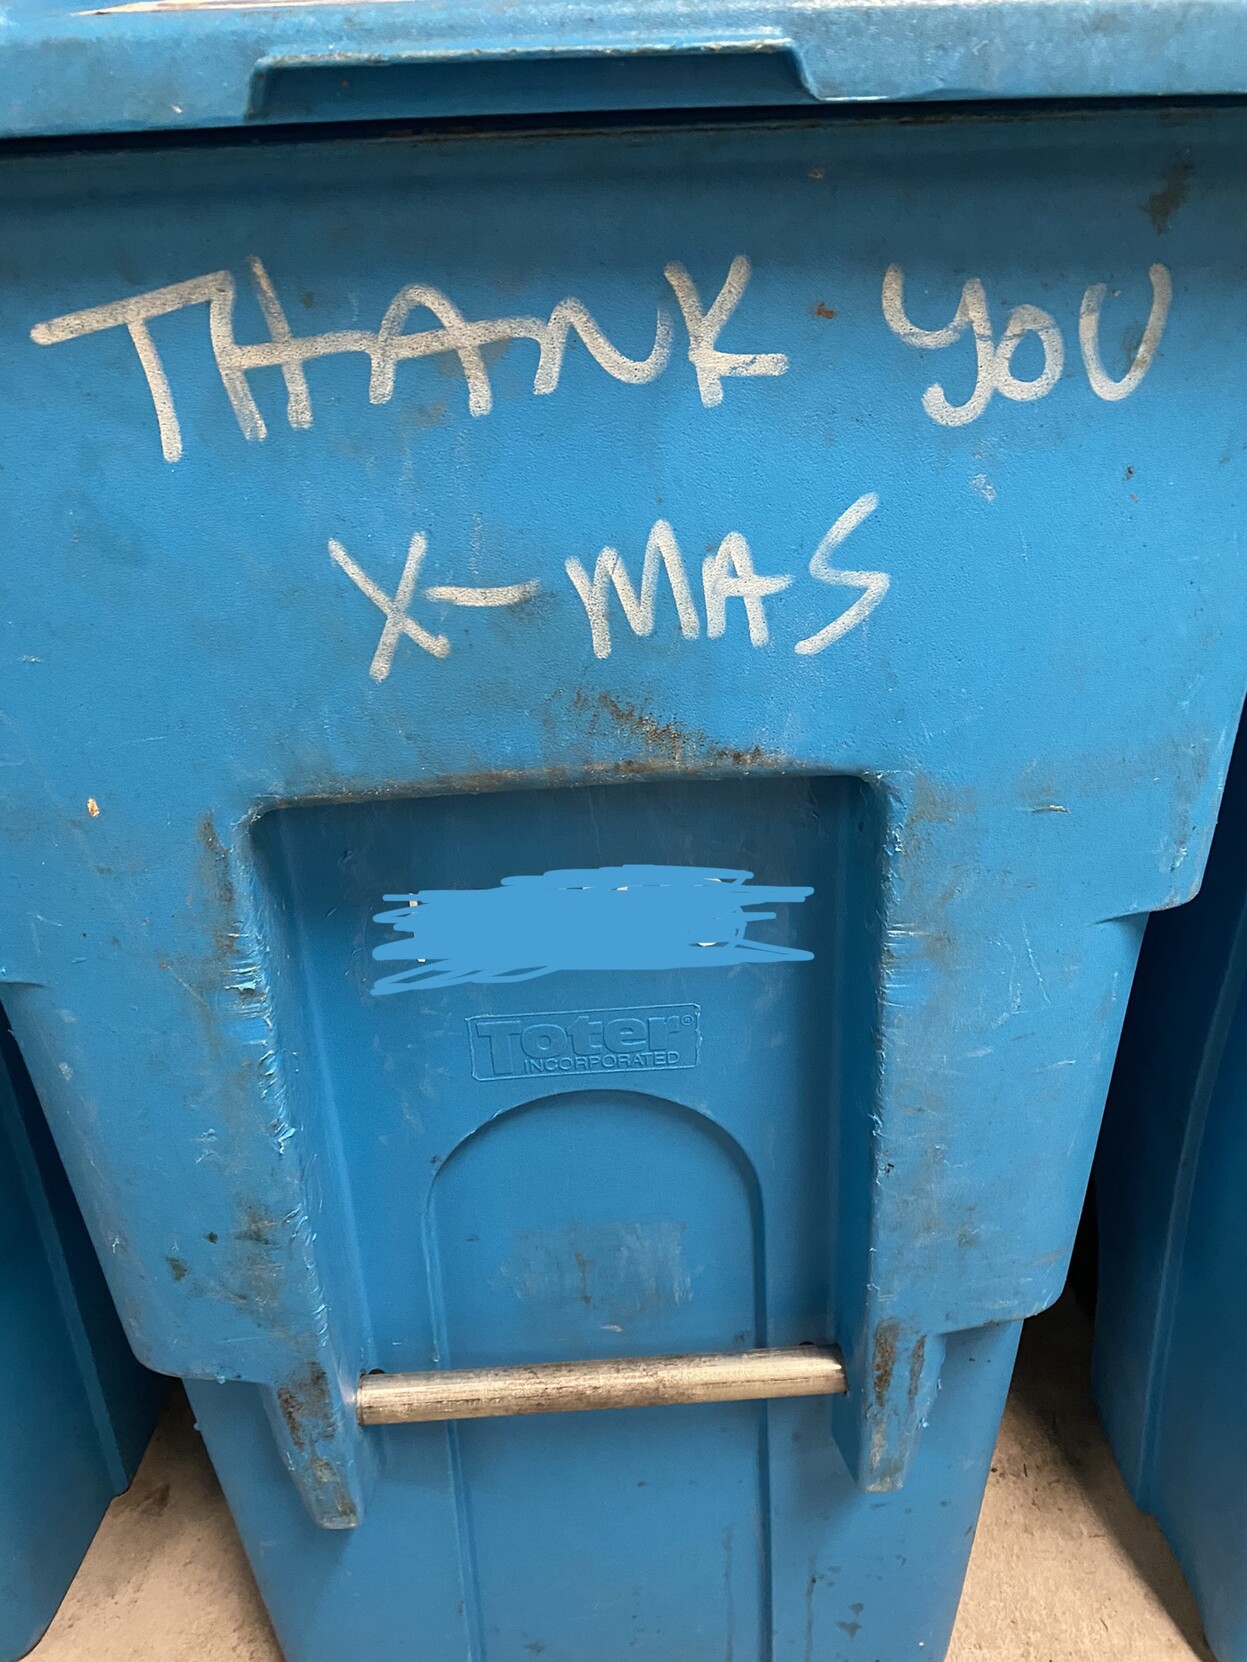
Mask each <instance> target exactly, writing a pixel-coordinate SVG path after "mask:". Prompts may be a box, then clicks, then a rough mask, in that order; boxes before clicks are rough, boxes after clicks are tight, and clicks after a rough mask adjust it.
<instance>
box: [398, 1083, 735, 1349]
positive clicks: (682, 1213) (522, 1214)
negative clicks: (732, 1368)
mask: <svg viewBox="0 0 1247 1662" xmlns="http://www.w3.org/2000/svg"><path fill="white" fill-rule="evenodd" d="M425 1229H426V1245H427V1261H428V1264H429V1273H430V1277H431V1281H432V1286H431V1289H430V1291H431V1294H432V1304H433V1308H434V1311H435V1314H436V1322H437V1329H438V1346H439V1352H440V1360H441V1362H442V1364H443V1366H448V1367H472V1366H487V1365H490V1364H501V1363H507V1362H522V1361H538V1360H543V1359H549V1360H554V1359H557V1358H559V1357H575V1356H595V1355H603V1356H610V1355H628V1354H638V1353H644V1352H648V1351H666V1350H672V1351H675V1350H714V1349H725V1350H730V1349H741V1348H745V1347H747V1346H750V1345H754V1344H762V1343H764V1342H765V1308H764V1292H763V1289H764V1284H765V1276H764V1266H763V1236H762V1218H761V1207H760V1200H759V1192H758V1182H757V1176H756V1174H755V1172H754V1170H753V1167H752V1165H751V1163H750V1161H749V1159H748V1157H747V1156H746V1154H745V1152H744V1150H743V1149H742V1148H741V1147H740V1145H739V1144H738V1143H737V1142H736V1141H735V1139H734V1138H732V1137H731V1136H730V1135H729V1134H728V1133H727V1132H725V1131H724V1130H723V1128H722V1127H721V1126H719V1125H717V1124H715V1122H714V1121H712V1120H710V1119H708V1118H707V1117H706V1116H705V1115H703V1114H699V1113H697V1112H695V1111H694V1110H691V1109H688V1108H685V1107H683V1106H681V1105H679V1104H676V1103H672V1102H668V1101H665V1100H664V1099H662V1098H660V1097H655V1096H650V1095H648V1094H644V1093H641V1092H631V1091H610V1090H593V1091H578V1092H574V1093H570V1094H561V1095H556V1096H549V1097H544V1098H540V1099H538V1100H537V1101H534V1102H529V1103H525V1104H523V1105H521V1106H520V1107H517V1108H513V1109H511V1110H509V1111H508V1112H506V1113H504V1114H501V1115H499V1116H498V1117H497V1118H496V1119H492V1120H489V1121H487V1122H485V1124H483V1125H481V1126H478V1127H477V1128H476V1129H475V1130H474V1131H473V1132H471V1133H470V1134H469V1135H468V1136H467V1137H466V1138H464V1139H463V1140H462V1141H461V1142H460V1143H459V1144H458V1145H457V1146H456V1147H455V1149H454V1150H452V1152H451V1154H450V1155H449V1156H448V1158H447V1159H446V1160H445V1161H444V1162H443V1164H442V1166H441V1167H440V1169H439V1171H438V1174H437V1177H436V1179H435V1181H434V1183H433V1185H432V1189H431V1191H430V1199H429V1209H428V1214H427V1217H426V1225H425Z"/></svg>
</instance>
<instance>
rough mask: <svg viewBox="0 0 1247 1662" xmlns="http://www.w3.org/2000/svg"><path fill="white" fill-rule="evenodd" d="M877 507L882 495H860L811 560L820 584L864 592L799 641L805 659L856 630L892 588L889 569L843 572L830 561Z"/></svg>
mask: <svg viewBox="0 0 1247 1662" xmlns="http://www.w3.org/2000/svg"><path fill="white" fill-rule="evenodd" d="M878 506H879V498H878V496H877V495H876V494H875V492H874V491H867V493H866V494H865V496H859V497H858V499H857V501H856V502H854V503H853V504H852V506H851V507H848V508H846V509H845V510H844V512H843V513H842V514H841V515H840V518H839V519H838V520H837V521H836V523H835V524H834V525H833V526H832V528H831V530H830V531H828V533H827V535H826V536H825V537H824V538H823V540H822V542H820V543H819V545H818V547H817V548H816V549H815V550H814V553H813V556H812V557H811V560H810V576H811V577H815V578H817V579H818V581H819V582H820V583H836V584H842V585H843V586H844V587H845V588H850V589H861V591H862V593H861V595H860V596H859V598H858V599H856V600H855V601H854V602H853V604H852V605H851V606H850V607H848V609H847V610H846V611H843V612H841V614H840V616H839V617H838V618H834V619H833V620H832V621H831V622H830V623H828V624H825V625H824V627H823V628H822V629H820V630H819V631H818V633H817V634H814V635H809V636H807V637H806V639H805V640H803V641H798V642H797V644H796V645H795V646H794V647H793V649H792V650H793V651H794V652H799V653H800V654H801V656H802V657H803V658H808V657H812V656H813V654H814V653H816V652H822V651H823V650H824V648H826V647H828V646H831V645H832V643H833V642H835V641H838V640H841V639H843V637H844V636H845V635H847V634H848V632H849V630H850V629H856V628H857V626H858V624H859V623H864V622H865V620H866V619H867V618H868V617H869V616H870V614H871V613H872V612H873V611H874V609H875V607H876V606H877V605H878V604H879V602H880V601H881V600H882V599H883V597H884V595H885V594H887V592H888V590H889V589H890V588H891V587H892V579H891V578H890V577H889V576H888V574H887V572H886V571H844V570H841V569H840V568H839V567H838V566H833V565H832V563H831V556H832V555H833V554H834V553H835V551H836V549H837V548H839V547H840V545H841V543H843V542H845V541H846V540H847V538H848V537H850V536H851V535H852V533H853V532H854V531H856V530H857V528H858V526H859V525H860V524H861V523H862V521H863V520H864V519H867V518H869V516H870V515H871V514H873V513H874V511H875V509H876V508H877V507H878Z"/></svg>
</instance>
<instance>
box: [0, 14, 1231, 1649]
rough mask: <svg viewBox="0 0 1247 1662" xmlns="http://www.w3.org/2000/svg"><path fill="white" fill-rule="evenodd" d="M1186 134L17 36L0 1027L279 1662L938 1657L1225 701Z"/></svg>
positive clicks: (900, 94)
mask: <svg viewBox="0 0 1247 1662" xmlns="http://www.w3.org/2000/svg"><path fill="white" fill-rule="evenodd" d="M1211 94H1216V95H1219V96H1218V97H1217V98H1216V99H1212V100H1209V99H1208V98H1207V96H1206V95H1211ZM1243 94H1247V8H1244V7H1242V6H1240V5H1238V4H1228V5H1227V4H1216V5H1213V4H1202V3H1200V0H1195V3H1194V4H1191V5H1183V6H1182V7H1181V8H1170V7H1160V8H1158V7H1155V6H1143V5H1138V4H1134V3H1121V4H1113V5H1099V6H1096V7H1088V6H1085V5H1080V4H1074V3H1072V0H1058V3H1055V4H1053V3H1045V4H1044V5H1042V6H1039V5H1031V4H1028V3H1026V0H1018V3H1017V4H1015V5H1010V6H1009V7H1000V8H992V16H991V17H990V18H986V17H985V14H984V10H983V8H982V7H979V6H964V7H963V6H960V5H957V4H950V5H941V6H934V5H932V6H923V7H914V6H899V5H891V4H888V3H880V4H877V5H871V6H865V7H863V6H860V5H856V4H853V5H841V4H839V3H837V0H833V3H831V4H829V5H826V6H819V7H818V8H808V7H803V6H796V5H786V4H780V5H772V6H769V7H768V6H766V5H750V6H743V5H735V4H731V3H723V4H716V5H712V6H706V7H703V8H700V9H699V10H696V12H693V11H690V10H689V8H687V7H684V6H680V5H675V4H672V3H670V0H647V3H640V4H619V5H617V6H614V7H606V8H602V7H597V6H594V7H590V6H583V5H580V4H573V5H559V6H557V7H556V6H549V5H545V4H542V3H539V0H530V3H527V4H524V5H521V6H517V7H515V8H512V9H511V10H510V11H508V12H507V13H506V15H505V16H503V15H502V14H501V13H499V12H497V11H496V10H494V11H491V10H487V9H479V8H473V7H463V6H456V7H450V6H445V5H442V4H440V3H436V0H430V3H429V4H427V5H425V4H422V5H419V6H416V5H412V4H408V3H406V0H394V3H391V4H364V5H359V6H353V7H341V6H338V5H335V4H332V3H326V4H320V5H315V6H313V5H307V4H292V5H280V4H279V5H275V6H273V7H269V8H266V9H263V10H260V9H256V8H253V7H251V6H248V5H244V4H229V3H220V4H209V5H195V6H174V5H165V4H163V3H161V0H126V3H122V4H118V5H115V6H111V5H110V6H105V7H103V8H102V9H99V10H92V11H83V10H81V9H72V10H71V9H69V8H67V7H62V6H61V5H59V4H57V3H55V0H52V3H49V0H23V3H21V4H19V5H18V7H17V9H16V10H15V12H14V14H13V17H12V19H11V22H10V24H9V25H7V32H6V36H5V51H4V54H3V56H2V57H0V117H2V120H3V123H4V130H5V132H6V133H7V134H8V139H7V141H6V148H5V150H4V152H3V155H2V157H0V199H2V200H3V209H4V223H5V226H6V238H5V244H4V251H3V256H2V258H0V384H2V385H3V387H4V397H3V400H2V401H0V446H2V450H0V453H2V454H3V456H4V466H5V469H6V479H7V480H8V482H9V483H8V487H7V488H6V490H5V491H4V492H3V494H2V496H0V531H2V532H3V543H4V547H5V548H6V550H7V551H8V552H7V558H6V559H5V561H4V562H3V566H2V567H0V584H2V585H3V606H2V607H0V619H2V620H3V624H2V627H3V633H2V635H0V640H2V642H3V652H4V660H3V661H4V664H5V674H6V693H5V705H4V708H5V720H4V723H3V726H0V759H2V760H3V762H4V764H5V773H4V779H5V783H6V787H7V788H6V791H5V794H4V797H3V800H2V801H0V841H2V843H3V849H4V859H3V861H0V869H3V872H4V877H5V881H4V884H3V887H2V888H0V975H2V977H3V981H4V982H5V983H6V984H7V985H6V989H5V993H6V999H7V1001H8V1003H9V1004H10V1006H11V1009H12V1018H13V1022H14V1026H15V1029H16V1031H17V1033H18V1035H19V1038H20V1039H21V1041H22V1043H23V1045H24V1047H25V1048H26V1050H27V1051H28V1053H29V1055H30V1056H31V1058H32V1066H33V1067H34V1069H35V1072H36V1075H37V1083H38V1085H39V1088H40V1090H41V1092H42V1094H43V1097H44V1100H45V1102H46V1104H47V1108H48V1112H49V1114H50V1115H51V1116H52V1119H53V1121H54V1124H55V1126H56V1131H57V1136H58V1141H59V1143H60V1145H61V1146H62V1148H63V1150H64V1152H65V1156H66V1159H67V1163H68V1166H69V1169H70V1172H71V1175H72V1178H73V1181H74V1183H75V1185H76V1187H77V1190H78V1192H79V1195H80V1197H81V1201H82V1205H83V1208H84V1211H85V1213H86V1215H87V1218H88V1220H89V1222H90V1225H91V1227H92V1229H93V1230H94V1232H95V1234H96V1238H97V1240H98V1241H99V1242H100V1243H103V1244H106V1246H107V1265H108V1271H109V1275H110V1279H111V1282H112V1286H113V1290H114V1292H115V1294H116V1297H117V1300H118V1303H119V1306H120V1308H121V1310H122V1312H123V1315H124V1317H125V1320H126V1322H127V1325H128V1328H129V1331H130V1334H131V1336H132V1338H133V1340H134V1343H135V1345H136V1346H137V1348H138V1350H139V1353H140V1355H141V1356H142V1357H143V1358H144V1359H145V1360H146V1361H147V1362H149V1363H150V1364H152V1365H153V1366H156V1367H158V1368H160V1369H162V1370H165V1371H167V1372H171V1373H175V1374H180V1375H182V1376H183V1377H184V1378H186V1379H187V1380H188V1381H189V1383H190V1390H191V1394H192V1398H193V1401H194V1405H195V1409H196V1412H197V1415H198V1418H199V1421H200V1424H201V1426H202V1428H203V1431H204V1435H205V1437H206V1439H207V1443H208V1447H209V1449H210V1451H211V1454H212V1457H213V1459H214V1461H215V1463H216V1467H217V1470H218V1471H219V1473H220V1475H221V1478H222V1481H223V1483H224V1486H225V1489H226V1492H227V1494H228V1496H229V1500H230V1504H231V1506H232V1507H233V1510H234V1513H235V1516H236V1517H237V1519H238V1521H239V1525H240V1527H241V1530H242V1533H243V1537H244V1539H245V1541H246V1543H247V1547H248V1550H249V1553H250V1555H251V1560H252V1562H253V1564H254V1566H255V1569H256V1573H257V1576H258V1578H259V1581H260V1584H261V1587H262V1588H263V1591H264V1595H265V1598H266V1600H267V1602H268V1605H269V1608H270V1610H271V1612H272V1614H273V1619H274V1621H275V1623H276V1627H277V1630H278V1633H279V1635H280V1638H281V1642H282V1644H283V1645H284V1647H285V1649H286V1652H287V1655H288V1656H289V1657H290V1658H291V1662H341V1658H342V1657H343V1656H346V1655H354V1654H367V1655H369V1656H370V1657H372V1658H375V1659H376V1662H398V1659H399V1658H406V1657H408V1656H409V1655H410V1654H411V1653H412V1649H413V1646H417V1647H418V1649H419V1652H420V1655H421V1656H422V1657H424V1658H426V1659H427V1662H452V1659H453V1662H460V1659H462V1658H463V1657H465V1656H466V1657H471V1658H474V1659H488V1662H527V1658H529V1657H530V1656H531V1657H537V1656H540V1657H542V1658H543V1659H544V1662H624V1659H625V1658H628V1659H631V1662H676V1659H679V1662H724V1659H726V1658H729V1657H730V1658H733V1659H734V1662H746V1659H748V1662H851V1659H855V1658H862V1657H864V1658H874V1657H884V1658H887V1662H900V1659H901V1658H908V1657H912V1658H915V1659H919V1658H923V1657H926V1658H932V1659H933V1658H935V1657H938V1656H940V1655H942V1654H943V1652H944V1649H945V1646H946V1643H947V1640H948V1635H949V1632H950V1629H951V1626H952V1622H953V1618H954V1613H955V1609H956V1604H957V1598H958V1593H959V1590H960V1585H961V1579H962V1575H963V1571H964V1568H965V1563H966V1558H967V1554H968V1552H969V1547H970V1541H971V1537H972V1535H973V1531H974V1526H975V1521H976V1517H977V1513H978V1508H979V1502H980V1497H981V1492H982V1487H983V1483H984V1480H985V1476H986V1473H987V1469H988V1463H989V1459H990V1454H991V1449H992V1445H993V1441H994V1438H995V1434H996V1430H997V1424H998V1420H999V1415H1000V1412H1001V1406H1002V1403H1003V1401H1004V1395H1005V1391H1006V1388H1007V1384H1008V1379H1009V1374H1010V1370H1011V1367H1012V1362H1013V1356H1014V1350H1015V1346H1016V1342H1017V1336H1018V1329H1019V1324H1020V1322H1021V1320H1022V1319H1023V1318H1024V1317H1025V1316H1027V1315H1028V1314H1030V1313H1032V1312H1034V1311H1038V1310H1040V1309H1042V1308H1043V1307H1044V1306H1045V1305H1047V1304H1048V1303H1050V1302H1051V1301H1052V1300H1053V1299H1054V1298H1055V1297H1056V1296H1057V1294H1058V1292H1059V1291H1060V1289H1061V1286H1062V1283H1063V1280H1064V1277H1065V1272H1066V1265H1067V1260H1068V1257H1069V1253H1070V1248H1071V1243H1072V1240H1073V1236H1074V1231H1075V1226H1076V1224H1077V1220H1078V1215H1079V1210H1080V1206H1081V1202H1082V1198H1083V1194H1084V1191H1085V1187H1086V1183H1087V1178H1088V1173H1089V1171H1090V1166H1091V1160H1092V1152H1093V1149H1094V1146H1095V1140H1096V1134H1097V1131H1098V1127H1099V1121H1100V1117H1101V1112H1102V1108H1103V1104H1104V1098H1105V1094H1106V1091H1107V1088H1108V1082H1109V1075H1110V1070H1111V1066H1112V1059H1113V1053H1114V1050H1115V1047H1116V1042H1117V1038H1118V1033H1119V1028H1120V1022H1121V1019H1122V1014H1123V1011H1124V1009H1125V1004H1126V999H1127V995H1128V992H1129V988H1130V984H1131V978H1132V975H1133V971H1134V967H1135V961H1136V956H1137V953H1138V950H1139V944H1140V941H1141V938H1142V934H1143V928H1144V924H1145V920H1146V918H1147V916H1148V915H1149V914H1150V913H1152V912H1155V911H1156V910H1158V909H1163V908H1166V907H1171V906H1174V905H1177V904H1179V903H1181V902H1182V901H1185V900H1186V899H1188V898H1189V897H1190V895H1191V894H1192V893H1193V891H1194V890H1195V888H1196V886H1197V885H1198V882H1199V880H1200V877H1201V875H1202V872H1203V867H1204V862H1205V856H1206V853H1207V848H1208V844H1209V840H1210V837H1211V834H1212V827H1213V824H1214V821H1215V817H1216V811H1217V805H1218V800H1219V796H1220V792H1221V786H1222V781H1223V776H1224V770H1225V766H1226V762H1227V759H1228V755H1229V748H1230V738H1231V734H1232V732H1233V730H1234V726H1235V723H1236V721H1237V719H1238V713H1239V708H1240V705H1241V703H1242V699H1243V693H1244V684H1245V681H1247V672H1245V669H1244V666H1245V665H1247V565H1245V564H1244V562H1243V560H1242V558H1241V553H1240V548H1239V539H1240V536H1241V505H1242V501H1243V498H1244V485H1245V483H1247V481H1245V472H1247V455H1245V453H1244V450H1243V446H1242V433H1241V417H1242V410H1243V408H1244V400H1245V398H1247V355H1245V354H1244V353H1243V352H1242V350H1241V347H1240V343H1241V341H1242V339H1243V335H1244V330H1245V328H1247V284H1245V283H1244V268H1245V261H1247V213H1245V212H1244V208H1245V207H1247V176H1245V175H1244V172H1243V167H1242V154H1243V145H1244V142H1245V140H1247V115H1245V114H1244V111H1243V110H1241V109H1240V108H1238V107H1237V106H1236V105H1235V104H1234V103H1233V98H1234V97H1237V96H1239V95H1243Z"/></svg>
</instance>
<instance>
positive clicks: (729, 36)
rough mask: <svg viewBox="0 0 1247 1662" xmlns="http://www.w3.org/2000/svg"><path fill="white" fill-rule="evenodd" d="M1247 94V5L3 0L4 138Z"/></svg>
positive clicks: (996, 0) (884, 0)
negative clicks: (745, 108)
mask: <svg viewBox="0 0 1247 1662" xmlns="http://www.w3.org/2000/svg"><path fill="white" fill-rule="evenodd" d="M1244 93H1247V6H1245V5H1243V4H1242V3H1241V0H702V3H698V4H693V3H690V0H514V3H513V4H510V5H508V6H507V7H505V8H503V7H500V6H498V5H496V4H493V3H492V0H468V3H465V0H368V3H364V4H353V5H352V4H346V5H344V4H341V3H340V0H104V3H102V4H98V3H97V4H92V3H91V0H10V4H9V5H8V6H7V7H5V8H3V9H2V10H0V136H3V137H8V138H14V137H32V136H42V135H46V136H52V135H70V134H89V133H127V132H129V133H133V132H163V131H172V130H177V129H195V128H222V127H246V126H251V127H254V126H256V125H269V126H271V125H278V124H287V123H292V122H309V121H310V122H319V121H351V120H368V119H380V120H395V119H401V120H409V119H421V118H425V117H455V116H465V117H466V116H479V115H519V114H534V115H544V114H554V113H559V112H572V111H579V112H586V111H611V110H643V109H651V110H654V109H690V108H699V107H700V108H707V107H715V106H728V105H756V106H766V105H785V104H787V105H801V104H809V105H814V104H830V103H858V102H865V101H869V102H926V101H936V100H945V101H948V100H963V101H964V100H979V99H982V100H1000V99H1006V100H1012V99H1039V98H1043V99H1048V98H1061V99H1082V98H1089V99H1099V98H1151V97H1191V96H1207V95H1235V94H1244Z"/></svg>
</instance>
